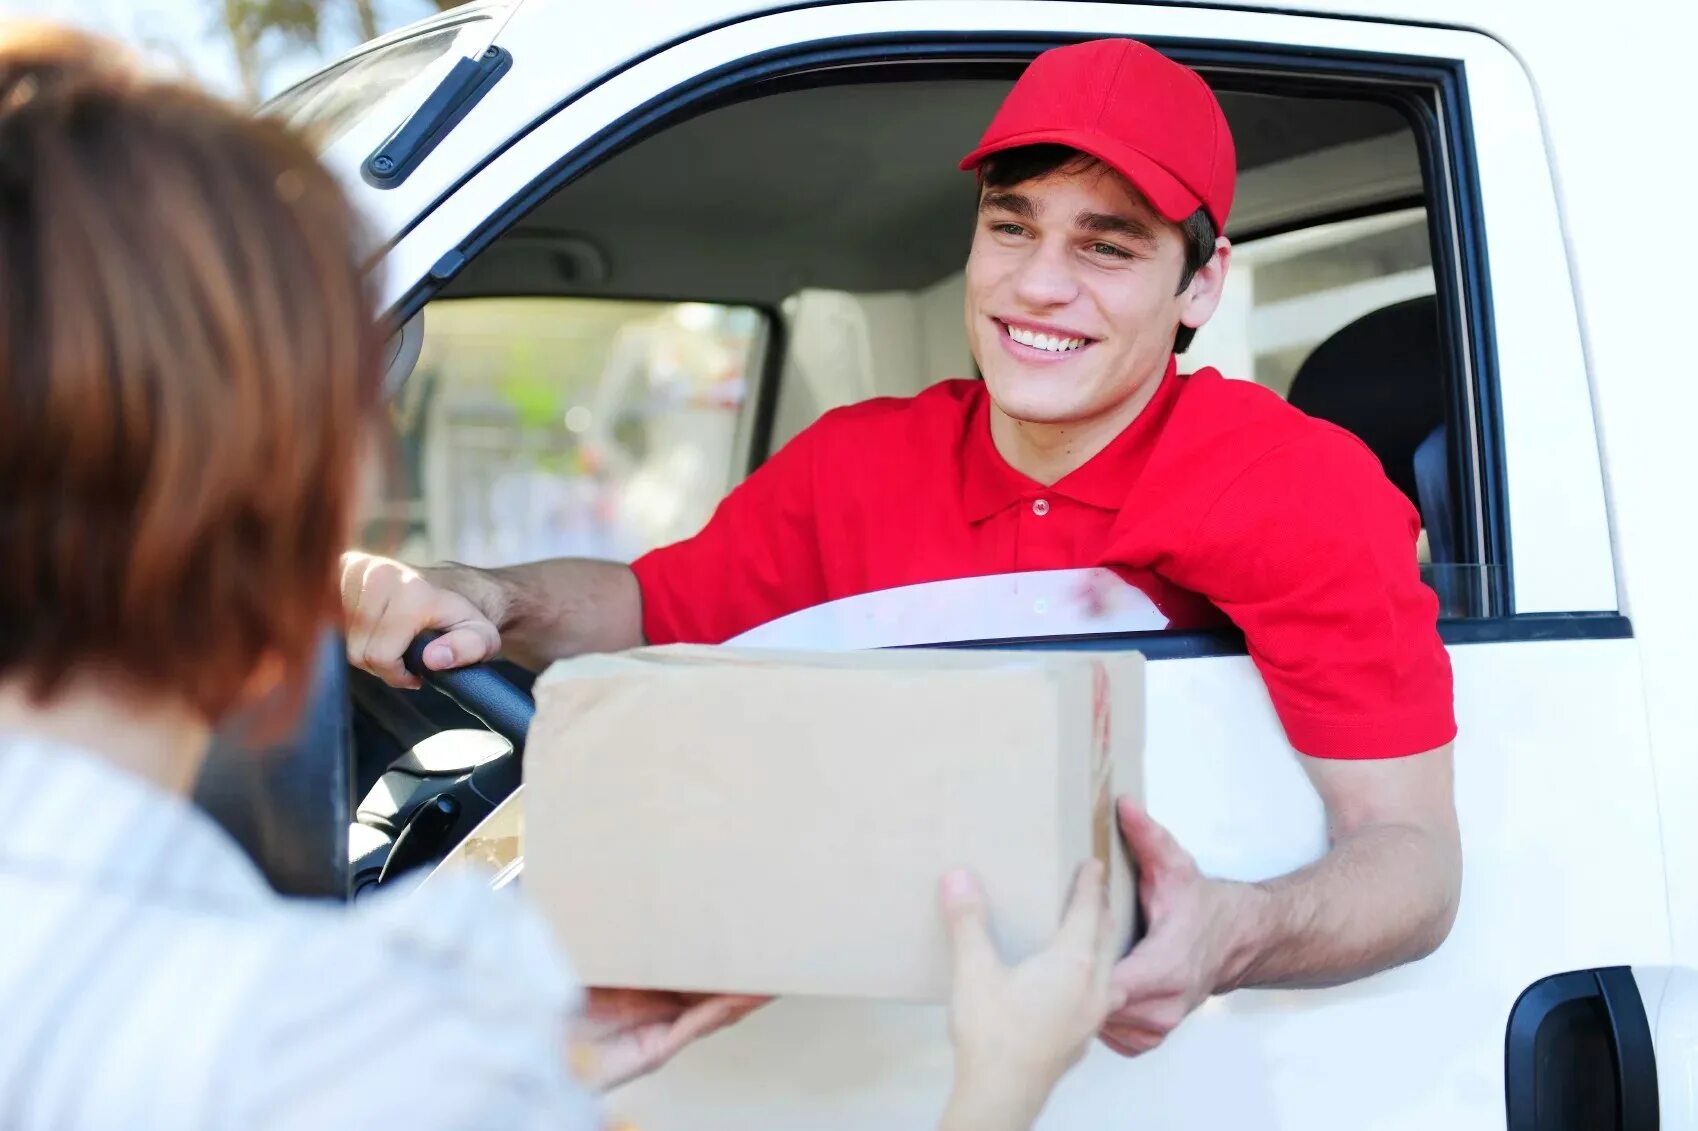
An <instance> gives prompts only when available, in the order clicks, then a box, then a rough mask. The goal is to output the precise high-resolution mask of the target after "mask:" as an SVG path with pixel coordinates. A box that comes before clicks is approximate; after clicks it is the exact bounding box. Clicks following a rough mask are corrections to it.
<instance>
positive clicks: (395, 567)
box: [342, 551, 643, 687]
mask: <svg viewBox="0 0 1698 1131" xmlns="http://www.w3.org/2000/svg"><path fill="white" fill-rule="evenodd" d="M342 603H343V606H344V607H345V608H346V610H347V613H348V658H349V660H350V661H351V662H352V663H353V664H355V665H356V666H358V667H361V668H364V669H365V670H366V671H369V672H371V673H372V674H374V675H377V676H380V677H381V678H383V679H384V680H385V681H387V682H389V683H391V684H394V685H395V686H397V687H416V686H418V680H416V679H415V678H414V677H413V676H412V675H411V674H410V673H408V672H407V671H406V669H405V668H404V667H403V666H402V664H401V655H402V653H404V652H405V651H406V649H407V645H408V644H410V643H411V642H412V640H413V638H414V637H415V636H417V635H418V634H419V633H420V632H423V631H424V630H426V629H437V630H439V631H441V632H442V634H443V635H442V636H441V638H440V639H438V640H436V641H435V642H433V643H432V644H431V646H430V647H429V648H427V649H426V650H425V663H426V664H427V665H428V666H429V667H432V668H436V669H442V668H455V667H462V666H464V665H466V664H475V663H479V662H481V661H483V660H488V659H491V658H493V657H495V656H496V655H498V654H499V655H504V656H506V657H507V658H509V659H511V660H514V661H516V662H517V663H520V664H523V665H525V666H526V667H532V668H542V667H544V666H546V665H547V664H549V663H550V662H552V661H554V660H557V659H562V658H565V657H567V656H575V655H577V654H579V653H581V652H611V651H618V650H621V649H624V648H634V647H636V646H637V645H639V644H641V643H643V626H642V619H643V618H642V611H643V602H642V593H641V592H640V590H639V589H638V586H637V579H636V576H635V575H634V574H633V573H632V572H631V568H630V567H629V566H627V565H623V564H621V563H619V562H602V561H592V560H589V559H584V558H556V559H553V560H550V561H541V562H529V563H526V564H524V565H516V566H506V567H503V568H501V569H476V568H474V567H472V566H464V565H456V564H452V563H449V564H445V565H439V566H431V567H428V568H425V569H415V568H414V567H412V566H408V565H406V564H404V563H402V562H398V561H394V560H392V559H390V558H382V557H377V556H375V555H372V554H364V553H359V552H357V551H354V552H350V553H347V554H344V555H343V557H342Z"/></svg>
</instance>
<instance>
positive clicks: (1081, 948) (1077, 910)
mask: <svg viewBox="0 0 1698 1131" xmlns="http://www.w3.org/2000/svg"><path fill="white" fill-rule="evenodd" d="M941 899H942V904H943V913H944V918H945V920H946V921H947V923H948V926H949V936H950V943H951V947H952V954H953V962H954V968H955V991H954V995H953V999H952V1001H951V1004H950V1018H949V1021H950V1036H951V1038H952V1039H953V1040H954V1042H955V1089H954V1092H953V1093H952V1095H951V1097H950V1101H949V1108H948V1110H947V1111H946V1112H945V1114H944V1119H943V1124H942V1127H943V1128H944V1129H945V1131H958V1129H968V1128H971V1129H972V1131H1003V1129H1008V1131H1015V1129H1024V1128H1027V1127H1029V1126H1030V1125H1031V1123H1032V1121H1033V1120H1034V1119H1036V1118H1037V1115H1038V1112H1039V1111H1040V1110H1041V1109H1042V1108H1043V1105H1044V1101H1045V1100H1047V1099H1048V1098H1049V1093H1050V1091H1051V1090H1052V1089H1053V1088H1054V1087H1055V1085H1056V1083H1057V1082H1058V1081H1059V1080H1060V1079H1061V1077H1062V1075H1063V1074H1064V1073H1066V1071H1067V1070H1068V1069H1069V1068H1071V1067H1073V1065H1074V1064H1076V1063H1078V1061H1079V1058H1080V1057H1082V1056H1083V1055H1084V1053H1085V1049H1086V1047H1087V1046H1089V1044H1090V1042H1091V1040H1092V1038H1094V1037H1095V1036H1096V1035H1097V1031H1098V1030H1099V1029H1101V1028H1102V1024H1103V1020H1104V1019H1105V1018H1106V1017H1107V1016H1108V1015H1109V1014H1110V1013H1111V1012H1113V1010H1114V1009H1115V1008H1116V1007H1117V1005H1118V1003H1117V1002H1115V1001H1114V1000H1113V991H1112V990H1111V988H1110V986H1109V971H1110V969H1111V968H1112V966H1113V958H1114V956H1113V953H1112V943H1113V939H1112V937H1111V928H1112V923H1111V920H1110V917H1109V914H1108V901H1107V889H1106V886H1105V884H1104V878H1103V867H1102V865H1101V864H1100V863H1098V862H1097V861H1095V860H1091V861H1088V862H1086V863H1085V864H1084V865H1083V866H1082V867H1080V869H1079V875H1078V878H1077V880H1075V882H1074V885H1073V896H1072V899H1071V900H1070V901H1069V903H1068V906H1067V911H1066V914H1065V915H1064V916H1063V918H1062V922H1061V927H1060V929H1059V930H1058V931H1057V932H1056V936H1055V938H1054V940H1053V941H1052V942H1051V943H1050V945H1049V946H1048V947H1047V948H1046V949H1044V950H1043V951H1042V952H1040V953H1038V954H1036V955H1033V956H1032V957H1031V958H1029V959H1027V960H1026V961H1025V962H1022V963H1020V964H1019V965H1018V966H1013V967H1010V966H1008V965H1006V964H1005V963H1004V962H1003V961H1002V958H1001V956H1000V955H998V954H997V952H996V947H995V944H993V943H992V942H991V938H990V934H989V932H988V929H987V923H986V917H987V911H986V908H985V899H984V894H983V892H982V891H981V890H980V888H979V885H978V883H977V881H976V880H974V878H973V877H972V876H971V875H970V874H968V873H966V872H952V873H950V874H949V875H948V876H945V877H944V880H943V885H942V896H941Z"/></svg>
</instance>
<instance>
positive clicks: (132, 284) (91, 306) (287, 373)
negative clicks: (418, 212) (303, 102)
mask: <svg viewBox="0 0 1698 1131" xmlns="http://www.w3.org/2000/svg"><path fill="white" fill-rule="evenodd" d="M361 246H362V241H361V239H360V233H359V230H358V223H357V220H356V217H355V214H354V212H353V211H352V209H351V207H350V206H349V204H348V202H347V200H346V199H345V198H344V196H343V194H342V193H341V191H340V189H339V188H338V186H337V185H336V183H335V182H334V180H333V179H332V178H331V177H330V176H329V174H328V173H326V172H325V170H324V169H323V168H322V167H321V166H320V165H319V164H318V163H317V161H316V160H315V159H314V157H313V155H312V153H311V151H310V150H309V149H308V148H307V147H306V146H305V145H304V144H303V143H302V142H301V141H299V140H298V139H297V138H295V137H293V136H292V135H290V134H289V133H288V132H287V131H286V130H285V129H284V128H283V127H282V126H281V125H279V124H277V123H274V122H267V121H263V120H257V119H254V118H250V117H248V116H246V115H244V114H242V113H240V112H238V111H237V110H235V109H233V108H230V107H227V106H225V105H223V104H221V103H219V102H217V101H216V100H214V99H212V98H210V97H208V96H207V95H204V94H201V93H198V92H196V91H194V90H192V89H189V88H186V87H184V86H180V85H176V84H172V83H166V82H160V81H155V80H151V79H148V78H145V77H143V76H142V74H141V73H140V72H139V71H138V70H137V69H136V68H134V67H133V66H131V65H129V64H128V63H126V62H125V61H124V60H123V59H122V57H121V53H120V51H119V49H117V48H116V47H114V46H113V45H111V44H109V43H106V42H104V41H101V40H98V39H94V38H91V37H87V36H83V35H81V34H77V33H72V32H67V31H64V30H61V29H54V28H50V27H44V26H39V25H24V26H19V25H11V26H8V27H6V28H5V29H4V30H0V562H3V563H4V564H3V566H0V678H20V677H21V678H23V679H24V680H25V681H26V686H27V687H28V689H29V690H30V692H31V693H32V694H33V695H34V696H35V697H36V698H38V699H46V698H50V697H51V696H52V695H53V693H54V692H55V691H56V690H58V689H59V688H60V687H62V686H63V684H64V682H65V681H66V679H67V678H68V677H70V676H71V675H73V674H76V673H78V672H80V671H85V670H86V671H93V672H96V673H99V674H101V675H103V676H112V677H115V678H116V679H117V680H118V681H120V682H121V683H123V684H124V685H126V686H127V688H128V689H131V690H133V691H136V692H140V693H143V694H158V695H166V696H172V697H177V698H181V699H183V700H184V701H186V702H187V703H189V704H190V705H192V706H193V707H194V708H195V709H197V710H198V711H200V712H202V713H203V714H204V715H205V716H206V717H207V718H208V719H209V720H216V719H218V718H220V717H222V716H224V715H225V714H226V713H228V712H229V711H231V710H232V709H234V708H236V707H238V706H239V705H241V704H242V700H243V698H244V695H245V694H246V692H247V690H248V687H249V684H250V682H251V680H252V679H253V677H254V676H255V674H256V672H258V671H259V670H260V669H261V667H262V666H264V667H266V668H267V669H272V666H273V665H275V670H276V671H277V672H278V673H279V674H280V675H281V676H282V677H283V679H284V681H285V685H286V686H288V687H290V688H298V687H300V686H302V685H304V682H305V679H304V677H305V674H306V672H307V671H308V670H309V667H310V663H311V659H312V655H313V649H314V645H315V642H316V640H317V639H318V637H319V634H320V633H321V632H322V631H323V629H324V628H325V627H326V624H327V621H328V618H330V617H332V616H334V615H336V614H337V613H338V611H339V608H340V602H339V600H338V595H337V588H336V581H335V569H336V560H337V556H338V554H339V552H340V550H341V549H342V548H343V546H344V545H345V543H346V541H347V538H348V535H349V519H350V511H351V509H352V507H353V506H354V504H355V498H354V496H355V493H356V475H357V470H356V468H357V463H358V451H359V448H360V445H361V442H362V439H363V437H364V431H365V429H364V426H365V424H366V422H367V420H368V418H369V417H370V416H371V415H372V412H373V409H374V407H375V405H376V404H377V402H378V401H379V399H380V390H379V383H380V382H379V357H380V351H381V347H382V335H381V331H380V329H379V327H378V325H377V322H376V319H375V318H374V315H373V311H374V294H373V292H372V290H371V280H370V279H369V277H368V276H367V275H366V273H365V272H364V271H363V270H362V264H361V262H360V256H361Z"/></svg>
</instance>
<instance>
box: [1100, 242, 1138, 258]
mask: <svg viewBox="0 0 1698 1131" xmlns="http://www.w3.org/2000/svg"><path fill="white" fill-rule="evenodd" d="M1091 250H1092V251H1094V252H1096V253H1097V254H1098V255H1107V256H1109V257H1111V258H1114V259H1131V258H1132V253H1131V252H1128V251H1122V250H1121V249H1120V248H1118V247H1115V246H1114V245H1113V244H1111V243H1094V244H1092V245H1091Z"/></svg>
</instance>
